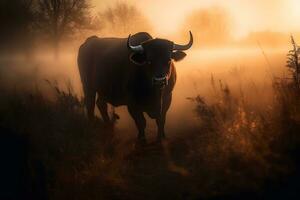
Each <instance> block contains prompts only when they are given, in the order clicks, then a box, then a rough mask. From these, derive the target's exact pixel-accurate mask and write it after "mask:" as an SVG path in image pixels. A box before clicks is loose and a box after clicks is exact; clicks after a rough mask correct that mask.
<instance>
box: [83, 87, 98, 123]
mask: <svg viewBox="0 0 300 200" xmlns="http://www.w3.org/2000/svg"><path fill="white" fill-rule="evenodd" d="M95 98H96V92H92V91H89V92H87V93H86V95H85V105H86V108H87V114H88V118H89V119H90V120H93V119H94V110H95Z"/></svg>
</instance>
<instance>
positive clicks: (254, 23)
mask: <svg viewBox="0 0 300 200" xmlns="http://www.w3.org/2000/svg"><path fill="white" fill-rule="evenodd" d="M116 1H118V2H120V1H121V0H101V1H100V0H93V4H94V5H96V7H95V8H96V9H101V8H104V7H106V6H111V5H113V3H114V2H116ZM126 2H130V3H131V4H135V5H136V6H138V7H139V8H140V9H141V10H143V13H144V14H145V15H146V16H147V17H148V18H149V20H150V21H151V23H152V24H153V26H154V28H155V30H156V31H157V32H158V33H159V34H162V35H164V34H166V35H167V34H172V33H174V32H176V30H178V28H179V27H180V25H181V23H182V22H183V20H184V19H185V16H186V15H187V14H188V13H189V12H190V11H192V10H194V9H197V8H205V7H210V6H216V5H217V6H221V7H224V8H226V9H227V10H228V12H229V14H230V16H231V18H232V20H233V25H234V35H235V36H236V37H241V36H244V35H246V34H247V33H248V32H250V31H265V30H270V31H279V32H287V33H291V32H293V31H297V30H300V20H299V19H300V0H226V1H225V0H184V1H183V0H127V1H126Z"/></svg>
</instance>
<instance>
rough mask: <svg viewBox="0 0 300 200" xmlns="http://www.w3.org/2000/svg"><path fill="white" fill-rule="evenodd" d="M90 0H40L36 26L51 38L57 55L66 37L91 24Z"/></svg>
mask: <svg viewBox="0 0 300 200" xmlns="http://www.w3.org/2000/svg"><path fill="white" fill-rule="evenodd" d="M89 8H90V5H89V2H88V0H38V3H37V7H36V19H37V21H36V23H35V25H36V27H37V28H38V29H39V30H40V31H42V32H43V33H46V35H47V36H48V37H49V38H50V40H51V42H52V44H53V47H54V53H55V57H56V58H58V54H59V44H60V42H61V40H62V39H63V38H64V37H67V36H70V35H72V34H74V33H75V31H77V30H80V29H86V28H88V27H89V25H90V19H91V17H90V13H89Z"/></svg>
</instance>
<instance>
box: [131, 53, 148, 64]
mask: <svg viewBox="0 0 300 200" xmlns="http://www.w3.org/2000/svg"><path fill="white" fill-rule="evenodd" d="M129 58H130V61H131V62H133V63H134V64H136V65H144V64H146V62H147V58H146V55H145V54H144V53H132V54H130V57H129Z"/></svg>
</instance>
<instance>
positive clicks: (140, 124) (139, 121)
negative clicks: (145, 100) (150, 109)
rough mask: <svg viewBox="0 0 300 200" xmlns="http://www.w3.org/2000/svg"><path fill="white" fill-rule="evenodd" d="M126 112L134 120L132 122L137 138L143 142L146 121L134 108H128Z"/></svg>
mask: <svg viewBox="0 0 300 200" xmlns="http://www.w3.org/2000/svg"><path fill="white" fill-rule="evenodd" d="M128 112H129V114H130V115H131V117H132V118H133V119H134V122H135V124H136V126H137V128H138V131H139V134H138V138H139V139H142V140H144V139H145V128H146V119H145V117H144V114H143V113H142V112H141V111H138V110H137V109H135V108H134V107H131V106H128Z"/></svg>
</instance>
